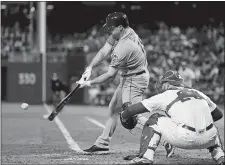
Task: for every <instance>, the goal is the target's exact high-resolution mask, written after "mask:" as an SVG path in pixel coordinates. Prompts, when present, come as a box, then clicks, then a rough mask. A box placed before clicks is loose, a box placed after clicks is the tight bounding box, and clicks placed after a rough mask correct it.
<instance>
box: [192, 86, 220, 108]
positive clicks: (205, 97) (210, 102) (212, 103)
mask: <svg viewBox="0 0 225 165" xmlns="http://www.w3.org/2000/svg"><path fill="white" fill-rule="evenodd" d="M195 91H197V90H195ZM197 92H198V93H199V94H200V95H201V96H202V97H203V98H204V99H205V100H206V102H207V103H208V105H209V108H210V111H211V112H212V111H214V109H215V108H216V107H217V105H216V104H215V103H214V102H213V101H212V100H211V99H210V98H209V97H208V96H206V95H205V94H204V93H202V92H200V91H197Z"/></svg>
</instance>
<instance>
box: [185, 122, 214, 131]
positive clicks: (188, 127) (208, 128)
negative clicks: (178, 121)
mask: <svg viewBox="0 0 225 165" xmlns="http://www.w3.org/2000/svg"><path fill="white" fill-rule="evenodd" d="M182 127H183V128H186V129H188V130H190V131H193V132H196V129H195V128H193V127H190V126H188V125H183V126H182ZM212 127H213V124H210V125H209V126H207V127H206V131H208V130H210V129H211V128H212Z"/></svg>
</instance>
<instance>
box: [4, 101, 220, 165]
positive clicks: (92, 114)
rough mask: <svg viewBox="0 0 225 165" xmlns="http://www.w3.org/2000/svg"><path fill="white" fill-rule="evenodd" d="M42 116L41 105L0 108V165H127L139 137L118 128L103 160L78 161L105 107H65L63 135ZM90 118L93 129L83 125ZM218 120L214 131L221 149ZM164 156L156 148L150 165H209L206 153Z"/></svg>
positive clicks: (94, 135) (99, 157)
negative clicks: (0, 117) (217, 134)
mask: <svg viewBox="0 0 225 165" xmlns="http://www.w3.org/2000/svg"><path fill="white" fill-rule="evenodd" d="M46 112H47V111H46V109H45V108H44V107H43V106H41V105H35V106H30V108H29V109H28V110H27V111H24V110H22V109H21V108H20V106H19V104H8V103H3V104H2V157H1V161H2V164H128V162H127V161H125V160H123V156H126V155H128V154H133V153H136V152H137V151H138V148H139V137H140V134H141V131H140V130H138V129H136V130H134V131H133V132H132V134H131V133H130V132H129V131H127V130H125V129H124V128H122V126H121V125H119V126H118V128H117V129H116V132H115V135H114V136H113V139H112V143H111V146H110V153H109V154H106V155H84V154H82V153H79V152H76V149H78V148H80V149H86V148H87V147H89V146H90V145H92V144H93V142H94V141H95V140H96V138H97V137H98V136H99V135H100V134H101V132H102V127H103V126H104V123H105V121H106V119H107V114H108V110H107V108H106V107H92V106H67V107H65V110H64V111H63V113H61V114H60V115H59V119H60V121H61V124H62V125H63V126H62V125H60V124H59V125H60V127H61V129H62V130H63V131H62V130H60V128H59V126H58V125H57V124H56V122H55V121H52V122H50V121H47V120H45V119H43V115H45V114H46ZM90 118H91V119H93V120H95V121H96V123H93V122H91V121H90V120H87V119H90ZM223 120H224V119H223ZM223 120H221V121H218V122H217V123H216V125H217V126H218V128H219V130H220V134H221V138H222V142H223V144H224V121H223ZM65 129H66V130H65ZM74 144H77V145H78V147H76V146H73V145H74ZM165 155H166V152H165V150H164V148H163V147H162V146H159V148H158V149H157V151H156V154H155V161H154V163H155V164H177V165H178V164H215V162H214V161H213V160H212V159H211V156H210V154H209V153H208V151H207V150H180V149H176V151H175V155H173V157H172V158H166V157H165Z"/></svg>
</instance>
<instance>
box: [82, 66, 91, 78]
mask: <svg viewBox="0 0 225 165" xmlns="http://www.w3.org/2000/svg"><path fill="white" fill-rule="evenodd" d="M91 71H92V68H91V67H87V68H86V70H85V71H84V73H83V74H82V77H83V78H84V79H86V80H89V78H90V77H91Z"/></svg>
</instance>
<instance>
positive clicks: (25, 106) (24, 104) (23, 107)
mask: <svg viewBox="0 0 225 165" xmlns="http://www.w3.org/2000/svg"><path fill="white" fill-rule="evenodd" d="M28 107H29V104H27V103H22V104H21V108H22V109H24V110H27V108H28Z"/></svg>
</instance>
